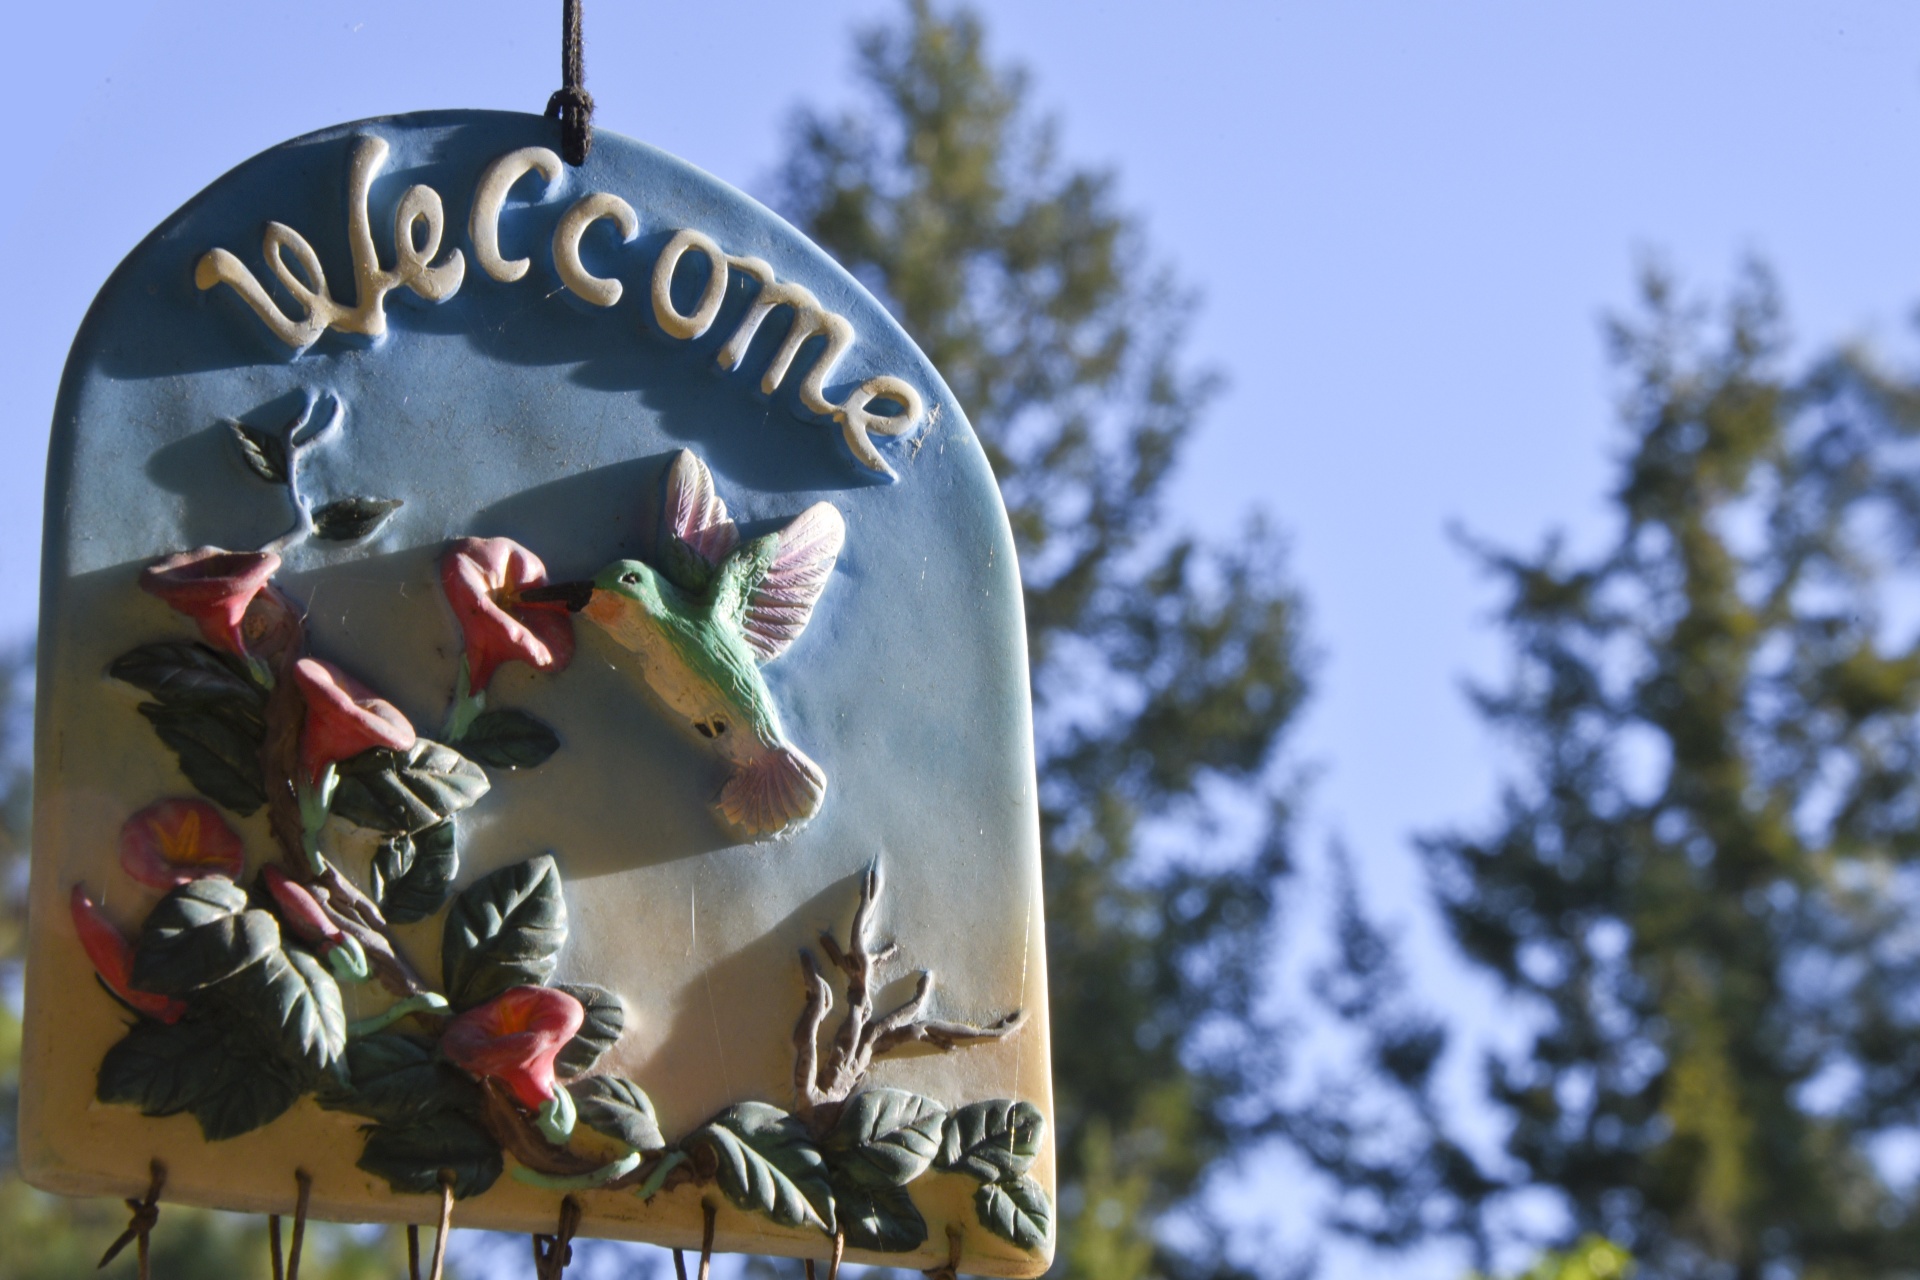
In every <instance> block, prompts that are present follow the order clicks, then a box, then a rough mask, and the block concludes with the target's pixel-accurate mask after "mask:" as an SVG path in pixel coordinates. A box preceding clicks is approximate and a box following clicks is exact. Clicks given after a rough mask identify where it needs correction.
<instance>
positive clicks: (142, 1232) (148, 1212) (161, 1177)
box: [95, 1160, 167, 1280]
mask: <svg viewBox="0 0 1920 1280" xmlns="http://www.w3.org/2000/svg"><path fill="white" fill-rule="evenodd" d="M148 1168H149V1169H151V1171H152V1173H153V1179H152V1181H150V1182H148V1183H147V1198H146V1199H144V1200H128V1201H127V1208H129V1209H131V1210H132V1211H133V1217H131V1218H130V1219H128V1220H127V1229H126V1230H125V1231H122V1232H121V1233H120V1238H119V1239H118V1240H115V1241H114V1242H113V1243H112V1244H110V1245H108V1246H107V1251H106V1252H105V1253H103V1254H101V1255H100V1266H102V1267H104V1266H106V1265H107V1264H108V1263H109V1262H112V1261H113V1260H114V1259H115V1258H117V1257H119V1256H120V1251H121V1250H122V1249H124V1248H126V1247H127V1246H128V1245H130V1244H132V1243H133V1242H134V1241H135V1240H138V1241H139V1242H140V1280H148V1276H149V1274H150V1270H149V1269H150V1267H151V1265H152V1264H151V1258H150V1256H149V1255H150V1254H151V1252H152V1250H151V1248H150V1246H149V1245H148V1243H147V1233H148V1232H150V1231H152V1230H153V1226H154V1224H155V1223H156V1222H158V1221H160V1192H161V1191H162V1190H163V1189H165V1187H166V1185H167V1166H165V1165H164V1164H161V1163H160V1162H159V1161H158V1160H155V1161H154V1162H153V1163H152V1164H151V1165H149V1166H148ZM95 1270H99V1268H98V1267H96V1268H95Z"/></svg>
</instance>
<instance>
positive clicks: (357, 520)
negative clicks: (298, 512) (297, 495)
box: [313, 498, 405, 542]
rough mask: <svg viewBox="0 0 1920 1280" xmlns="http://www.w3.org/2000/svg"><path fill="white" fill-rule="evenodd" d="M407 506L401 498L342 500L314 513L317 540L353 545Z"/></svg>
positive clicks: (314, 530)
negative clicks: (353, 542)
mask: <svg viewBox="0 0 1920 1280" xmlns="http://www.w3.org/2000/svg"><path fill="white" fill-rule="evenodd" d="M404 505H405V504H404V503H403V502H402V501H401V500H400V499H399V498H342V499H340V500H339V501H338V502H329V503H328V504H327V505H326V506H324V507H322V508H320V509H319V510H318V511H316V512H314V513H313V536H314V537H316V538H319V539H320V540H321V541H323V542H352V541H354V540H355V539H357V538H364V537H366V536H367V535H368V534H370V533H372V532H373V531H374V530H375V529H378V528H379V527H380V526H381V525H383V524H385V523H386V522H387V517H388V516H390V515H392V514H393V513H394V512H396V511H398V510H399V509H400V508H401V507H402V506H404Z"/></svg>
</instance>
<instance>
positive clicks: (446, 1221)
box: [428, 1169, 453, 1280]
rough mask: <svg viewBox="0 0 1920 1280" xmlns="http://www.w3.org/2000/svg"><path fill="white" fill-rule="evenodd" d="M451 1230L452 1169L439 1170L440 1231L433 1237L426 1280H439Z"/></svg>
mask: <svg viewBox="0 0 1920 1280" xmlns="http://www.w3.org/2000/svg"><path fill="white" fill-rule="evenodd" d="M451 1230H453V1170H451V1169H442V1170H441V1171H440V1232H439V1234H438V1235H436V1236H434V1238H433V1263H432V1266H431V1267H430V1268H429V1270H428V1280H440V1269H441V1268H442V1267H443V1266H445V1265H446V1261H447V1233H448V1232H449V1231H451Z"/></svg>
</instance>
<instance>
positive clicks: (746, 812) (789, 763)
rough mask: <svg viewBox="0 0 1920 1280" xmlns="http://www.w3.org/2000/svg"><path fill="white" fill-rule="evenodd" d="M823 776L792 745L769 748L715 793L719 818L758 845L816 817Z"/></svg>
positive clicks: (824, 790) (824, 788)
mask: <svg viewBox="0 0 1920 1280" xmlns="http://www.w3.org/2000/svg"><path fill="white" fill-rule="evenodd" d="M826 798H827V775H826V774H824V773H822V772H821V771H820V766H819V765H817V764H815V763H814V762H813V761H811V760H809V759H807V757H806V755H805V753H804V752H802V751H801V750H800V749H799V748H798V747H795V746H794V745H793V744H791V743H781V744H780V745H779V746H777V747H770V748H768V749H767V750H766V751H763V752H761V753H760V754H759V755H757V756H755V757H754V758H753V759H752V760H749V761H747V762H746V763H745V764H743V765H741V766H740V767H739V768H738V769H736V770H734V773H733V776H732V777H731V778H728V779H727V785H726V786H724V787H722V788H721V789H720V800H719V808H720V813H721V815H722V816H724V817H725V818H726V820H727V821H728V822H729V823H730V824H732V825H733V826H734V827H736V828H737V829H739V830H740V831H741V832H742V833H744V834H746V835H748V836H751V837H753V838H754V839H756V840H757V839H759V838H760V837H762V836H771V835H779V834H780V833H781V832H783V831H788V830H791V829H793V828H794V827H798V826H799V825H800V824H801V823H803V822H805V821H807V819H809V818H811V817H813V815H814V814H816V813H818V812H820V802H821V801H823V800H825V799H826Z"/></svg>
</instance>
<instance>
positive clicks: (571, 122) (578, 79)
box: [547, 0, 593, 166]
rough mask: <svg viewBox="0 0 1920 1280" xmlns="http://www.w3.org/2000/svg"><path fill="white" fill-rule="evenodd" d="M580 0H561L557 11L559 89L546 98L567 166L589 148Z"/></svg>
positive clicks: (582, 160)
mask: <svg viewBox="0 0 1920 1280" xmlns="http://www.w3.org/2000/svg"><path fill="white" fill-rule="evenodd" d="M581 3H582V0H563V2H562V6H561V12H560V88H558V89H557V90H555V91H554V94H553V96H552V97H551V98H548V99H547V118H548V119H551V120H558V121H559V122H560V154H561V156H562V158H564V159H565V160H566V162H567V163H568V164H570V165H575V166H578V165H582V164H585V163H586V162H587V153H588V152H589V151H591V150H593V95H592V94H590V93H588V92H587V89H586V82H587V69H586V53H585V50H584V47H583V41H582V39H581V36H580V5H581Z"/></svg>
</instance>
